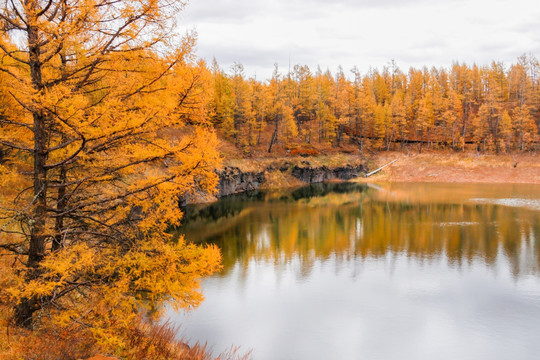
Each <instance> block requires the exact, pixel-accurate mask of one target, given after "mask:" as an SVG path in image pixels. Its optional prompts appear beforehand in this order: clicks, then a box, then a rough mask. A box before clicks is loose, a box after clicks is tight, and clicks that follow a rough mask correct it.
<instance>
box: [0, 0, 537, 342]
mask: <svg viewBox="0 0 540 360" xmlns="http://www.w3.org/2000/svg"><path fill="white" fill-rule="evenodd" d="M183 6H184V2H183V1H181V0H135V1H127V0H116V1H109V0H80V1H73V2H72V1H55V0H25V1H22V0H14V1H7V2H5V3H4V7H3V8H2V9H0V26H1V28H2V31H1V32H0V54H1V56H0V185H1V189H2V191H1V193H0V318H1V319H3V320H2V321H3V325H7V324H8V323H9V324H11V325H13V324H15V325H16V326H18V327H19V328H24V329H25V330H20V331H22V332H25V331H28V334H34V335H29V336H36V335H35V334H41V335H42V338H43V337H45V336H46V335H45V334H49V335H47V336H53V335H50V334H55V335H54V336H56V335H57V338H58V339H62V338H63V337H66V336H67V337H69V336H70V335H69V334H71V333H75V332H76V333H78V334H83V335H81V338H80V339H86V340H88V341H89V342H88V343H86V342H85V341H86V340H84V341H83V340H81V341H82V345H81V346H82V348H84V347H85V346H102V347H105V348H114V349H121V350H122V351H127V350H126V349H127V348H128V347H129V346H130V341H131V340H130V338H129V336H127V335H126V334H132V335H133V334H134V331H136V330H137V329H134V327H133V324H134V323H136V324H140V321H139V320H137V319H139V317H140V314H141V313H143V312H144V310H148V311H150V310H152V311H153V314H154V315H158V314H159V311H158V312H157V313H156V308H159V306H156V304H159V303H160V302H162V301H168V302H169V303H170V304H172V305H173V306H174V307H175V308H176V309H189V308H192V307H195V306H197V305H198V304H199V303H200V302H201V301H202V295H201V294H200V292H199V291H198V289H199V280H200V279H201V278H202V277H204V276H208V275H210V274H212V273H213V272H215V271H216V270H218V269H219V268H220V266H221V265H220V262H221V257H220V253H219V250H218V249H217V248H216V247H213V246H206V247H202V246H197V245H194V244H191V243H189V242H187V241H185V239H183V238H179V239H177V240H174V241H173V239H172V237H171V235H170V234H169V233H168V232H167V228H168V227H169V226H170V225H172V224H177V223H178V222H179V221H180V220H181V216H182V214H181V212H180V210H179V207H178V198H179V196H183V195H186V194H188V193H190V192H204V193H209V192H210V193H211V192H213V191H214V189H215V186H216V184H217V181H218V179H217V175H216V173H215V171H214V170H215V168H216V167H218V166H219V164H220V161H221V158H220V154H219V153H218V147H219V146H218V144H219V141H218V138H217V135H216V133H219V134H222V135H223V136H224V137H225V138H227V139H228V140H230V141H231V142H232V143H234V144H235V145H236V146H237V147H239V148H243V149H245V150H246V151H249V149H251V148H256V147H259V148H263V149H264V151H267V152H272V151H273V149H275V147H276V146H282V147H283V148H285V149H288V151H289V152H291V153H292V155H296V154H298V155H304V156H308V155H315V154H317V153H318V150H317V148H316V147H315V145H330V146H333V147H335V148H340V147H341V146H343V145H345V144H348V145H351V144H352V145H353V146H355V147H357V148H358V149H359V150H360V152H363V151H364V150H365V149H370V150H383V149H387V150H388V149H394V148H404V147H406V146H417V147H418V148H419V149H420V150H421V149H422V147H430V148H435V147H436V148H448V149H454V150H462V149H464V148H465V147H467V146H469V147H470V146H472V147H474V148H476V149H477V150H479V151H486V152H487V151H494V152H504V151H514V150H519V151H524V150H532V149H536V148H538V126H539V114H540V76H539V75H540V74H539V72H540V66H539V64H538V60H537V59H535V58H534V57H521V58H519V59H518V62H517V63H516V64H514V65H512V66H510V67H505V66H503V65H502V64H499V63H493V64H492V65H491V66H485V67H478V66H472V67H471V66H466V65H460V64H454V65H453V66H452V68H451V69H431V70H428V69H426V68H424V69H421V70H417V69H411V70H409V72H408V73H403V72H402V71H401V70H399V68H398V67H397V66H396V65H395V64H394V63H392V65H391V66H390V67H387V68H384V69H383V70H382V71H381V72H379V71H376V70H372V71H370V72H368V73H367V74H364V75H361V74H360V73H359V71H358V70H357V69H353V71H352V77H348V76H346V74H345V73H344V72H343V71H342V70H339V71H338V72H337V74H335V75H332V74H331V73H330V72H328V71H327V72H323V71H321V70H320V69H319V70H317V71H316V72H315V73H312V72H311V70H310V69H309V68H308V67H307V66H295V67H294V68H293V69H292V70H291V71H290V72H288V73H287V74H285V75H284V74H282V73H281V72H280V71H279V68H278V67H277V66H276V67H275V71H274V73H273V76H272V78H271V79H270V80H269V81H266V82H261V81H257V80H255V79H252V78H247V77H246V75H245V73H244V69H243V67H242V66H241V65H240V64H236V65H235V66H233V68H232V69H231V72H230V73H227V72H225V71H223V70H222V69H220V67H219V65H218V64H217V63H214V64H213V65H212V66H211V67H208V66H207V65H206V64H205V63H204V62H202V61H197V59H196V58H195V57H194V55H193V46H194V36H193V35H192V34H187V35H185V36H179V35H177V32H176V28H175V19H176V14H177V12H178V11H179V10H181V9H182V8H183ZM139 330H140V329H139ZM139 330H137V331H139ZM32 331H34V332H33V333H32ZM28 339H29V338H27V341H28ZM2 341H3V340H2V338H1V337H0V345H6V343H4V342H2ZM21 343H24V341H22V342H21ZM28 346H30V343H28ZM66 346H67V345H66ZM131 346H133V344H131Z"/></svg>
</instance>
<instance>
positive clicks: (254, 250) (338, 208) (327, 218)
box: [186, 184, 540, 275]
mask: <svg viewBox="0 0 540 360" xmlns="http://www.w3.org/2000/svg"><path fill="white" fill-rule="evenodd" d="M321 185H323V186H312V187H306V188H302V189H297V190H295V191H292V192H290V193H288V194H284V195H283V196H284V197H285V200H283V199H282V200H279V201H274V200H271V199H267V198H265V197H264V196H265V195H260V197H259V198H257V200H255V201H250V202H244V201H243V200H241V199H230V202H228V205H230V207H229V210H231V211H232V212H230V213H227V206H228V205H226V204H223V203H222V204H219V203H220V202H221V201H220V202H218V203H216V204H214V205H215V206H217V207H215V208H214V209H220V210H219V211H223V214H227V215H225V216H224V217H223V216H222V217H221V218H218V219H214V220H213V222H208V220H207V219H205V220H204V221H203V219H204V217H202V215H199V216H201V217H199V219H198V220H197V219H196V220H194V221H192V222H191V223H188V225H187V227H186V228H187V231H186V233H187V237H188V239H189V238H191V237H194V238H200V237H201V236H200V235H201V234H208V236H202V237H203V238H205V240H206V241H211V242H214V243H216V244H218V245H219V246H220V247H221V249H222V251H223V260H224V267H225V271H224V273H227V271H228V270H230V269H231V268H232V267H233V266H234V265H235V264H239V265H241V266H244V267H247V265H248V263H249V262H250V260H253V259H255V260H266V261H268V262H275V263H278V264H284V263H287V262H291V261H292V260H295V259H299V261H300V262H301V268H302V270H301V271H302V273H304V274H306V275H307V274H308V273H309V269H311V267H312V265H313V263H314V262H316V261H319V260H326V259H328V258H330V257H335V258H337V259H338V260H342V261H347V260H350V259H353V258H357V257H360V258H379V257H384V256H386V255H387V254H388V253H403V254H406V255H407V256H410V257H414V258H417V259H430V258H437V257H440V256H442V255H446V256H447V257H448V259H449V261H450V262H451V263H452V264H455V265H456V266H461V265H462V264H464V263H472V262H473V260H475V261H477V260H479V259H481V261H483V262H485V263H486V264H488V265H490V266H494V265H495V263H496V261H497V257H498V255H499V254H501V255H503V256H504V258H505V259H506V260H507V261H508V263H509V264H510V267H511V269H512V272H513V274H514V275H518V274H522V273H523V272H524V271H527V272H532V273H535V274H537V273H538V269H539V262H540V253H539V252H540V212H535V211H530V210H527V209H523V208H511V207H505V206H500V205H493V204H442V203H437V204H407V203H402V202H386V201H376V200H370V199H369V192H368V191H366V188H365V187H363V186H360V187H358V185H356V187H354V186H349V185H344V186H341V185H343V184H321ZM337 185H340V186H341V187H340V186H337ZM351 185H355V184H351ZM278 198H279V197H278ZM207 211H210V210H207ZM211 211H217V210H211ZM200 214H202V213H200ZM231 214H234V215H231ZM238 214H243V215H242V216H241V217H238V219H236V220H237V221H234V220H235V219H234V217H235V215H238ZM223 219H226V221H223ZM220 221H221V222H220ZM197 224H199V225H201V226H197ZM209 227H210V228H211V230H212V231H209ZM197 234H198V235H199V236H198V235H197Z"/></svg>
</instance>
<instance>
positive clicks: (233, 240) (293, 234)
mask: <svg viewBox="0 0 540 360" xmlns="http://www.w3.org/2000/svg"><path fill="white" fill-rule="evenodd" d="M179 232H180V233H183V234H185V236H186V238H187V239H188V240H190V241H196V242H210V243H214V244H217V245H218V246H219V247H220V248H221V249H222V254H223V265H224V268H223V271H222V272H221V273H220V274H217V275H215V276H213V277H210V278H207V279H205V280H204V281H203V283H202V287H203V292H204V295H205V298H206V300H205V301H204V302H203V303H202V305H201V306H200V307H199V308H198V309H196V310H193V311H191V312H188V313H181V314H176V313H174V312H172V311H168V312H167V317H168V319H169V320H170V321H171V322H172V323H174V324H176V325H179V326H181V331H180V334H181V335H182V336H184V337H185V338H186V339H188V340H189V341H190V342H191V343H194V342H196V341H199V342H202V343H205V342H208V345H209V346H210V347H211V348H212V349H214V351H215V353H220V352H222V351H223V350H226V349H228V348H230V347H231V345H239V346H241V349H243V350H245V351H247V350H250V349H252V351H253V358H254V359H257V360H259V359H261V360H266V359H268V360H270V359H272V360H282V359H283V360H285V359H401V360H402V359H415V360H418V359H430V360H431V359H438V360H440V359H452V360H455V359H460V360H465V359H475V360H477V359H490V360H493V359H531V360H532V359H534V360H537V359H539V356H540V186H538V185H521V184H520V185H508V184H427V183H421V184H418V183H416V184H415V183H413V184H410V183H393V184H377V185H371V184H369V185H366V184H355V183H334V184H316V185H312V186H307V187H304V188H298V189H290V190H283V191H274V192H271V191H270V192H254V193H250V194H242V195H236V196H230V197H226V198H223V199H221V200H220V201H218V202H216V203H214V204H211V205H199V206H191V207H189V208H188V210H187V212H186V219H185V221H184V225H183V227H182V228H181V229H179Z"/></svg>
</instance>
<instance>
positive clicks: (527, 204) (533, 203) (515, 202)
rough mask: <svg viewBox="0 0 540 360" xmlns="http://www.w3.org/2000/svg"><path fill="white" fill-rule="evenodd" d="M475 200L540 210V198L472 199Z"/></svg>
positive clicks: (483, 202)
mask: <svg viewBox="0 0 540 360" xmlns="http://www.w3.org/2000/svg"><path fill="white" fill-rule="evenodd" d="M471 201H473V202H477V203H481V204H495V205H503V206H510V207H521V208H528V209H532V210H540V199H521V198H508V199H482V198H480V199H471Z"/></svg>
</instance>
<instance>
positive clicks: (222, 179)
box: [217, 167, 264, 197]
mask: <svg viewBox="0 0 540 360" xmlns="http://www.w3.org/2000/svg"><path fill="white" fill-rule="evenodd" d="M217 174H218V175H219V185H218V189H219V195H218V197H222V196H227V195H231V194H237V193H240V192H244V191H249V190H257V189H258V188H259V187H260V186H261V184H262V183H263V182H264V172H254V171H246V172H242V171H241V170H240V169H239V168H237V167H226V168H224V169H223V170H221V171H218V172H217Z"/></svg>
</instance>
